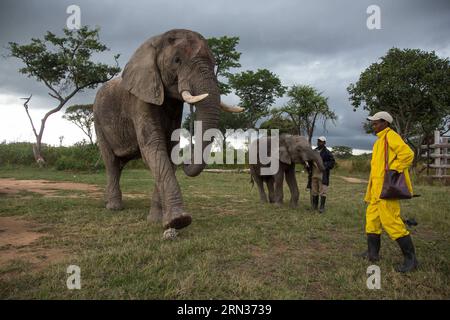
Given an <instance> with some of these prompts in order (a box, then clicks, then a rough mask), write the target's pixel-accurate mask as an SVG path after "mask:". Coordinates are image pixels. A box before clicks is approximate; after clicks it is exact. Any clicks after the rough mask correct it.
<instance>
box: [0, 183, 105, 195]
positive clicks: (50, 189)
mask: <svg viewBox="0 0 450 320" xmlns="http://www.w3.org/2000/svg"><path fill="white" fill-rule="evenodd" d="M61 190H68V191H85V192H87V193H88V194H89V196H91V197H100V196H102V191H101V190H100V189H99V188H98V187H97V186H95V185H91V184H86V183H76V182H57V181H48V180H16V179H0V195H1V194H7V195H8V194H17V193H20V192H21V191H28V192H34V193H39V194H42V195H43V196H46V197H58V195H57V193H58V191H61ZM64 197H71V196H70V195H64ZM75 197H77V196H75Z"/></svg>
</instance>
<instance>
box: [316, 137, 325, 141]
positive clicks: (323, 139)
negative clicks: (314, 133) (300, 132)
mask: <svg viewBox="0 0 450 320" xmlns="http://www.w3.org/2000/svg"><path fill="white" fill-rule="evenodd" d="M317 140H320V141H323V142H326V141H327V138H325V137H324V136H320V137H319V138H317Z"/></svg>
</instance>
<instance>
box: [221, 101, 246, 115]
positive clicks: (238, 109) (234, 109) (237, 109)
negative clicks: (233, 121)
mask: <svg viewBox="0 0 450 320" xmlns="http://www.w3.org/2000/svg"><path fill="white" fill-rule="evenodd" d="M220 107H221V108H222V110H223V111H226V112H236V113H238V112H242V111H244V108H242V107H235V106H229V105H227V104H225V103H224V102H220Z"/></svg>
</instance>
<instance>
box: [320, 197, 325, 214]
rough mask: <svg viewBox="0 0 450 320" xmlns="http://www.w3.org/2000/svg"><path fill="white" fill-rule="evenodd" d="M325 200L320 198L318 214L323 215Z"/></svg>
mask: <svg viewBox="0 0 450 320" xmlns="http://www.w3.org/2000/svg"><path fill="white" fill-rule="evenodd" d="M326 200H327V197H324V196H320V209H319V212H320V213H324V212H325V201H326Z"/></svg>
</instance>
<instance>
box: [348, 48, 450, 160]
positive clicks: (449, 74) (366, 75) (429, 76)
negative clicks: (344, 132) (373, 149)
mask: <svg viewBox="0 0 450 320" xmlns="http://www.w3.org/2000/svg"><path fill="white" fill-rule="evenodd" d="M347 91H348V92H349V94H350V101H351V102H352V106H353V109H354V110H355V111H356V109H358V108H359V107H363V109H364V110H367V111H369V112H370V113H371V114H373V113H375V112H378V111H382V110H383V111H387V112H389V113H390V114H391V115H392V116H393V118H394V121H393V124H392V125H393V128H394V129H395V130H396V131H397V132H398V133H399V134H400V135H401V136H402V137H403V138H404V139H405V140H406V141H407V142H408V143H409V144H410V145H411V146H412V147H413V148H414V149H415V151H416V154H418V151H419V148H420V145H421V144H422V142H423V141H424V140H425V139H426V138H427V137H429V136H430V135H432V132H433V131H434V130H435V129H440V130H441V133H442V134H443V133H445V132H448V130H449V124H450V117H449V114H450V63H449V60H448V58H445V59H443V58H439V57H438V56H437V55H436V54H435V52H434V51H432V52H426V51H422V50H419V49H404V50H401V49H398V48H392V49H390V50H389V51H388V52H387V54H386V55H385V56H383V57H381V59H380V61H379V62H376V63H373V64H371V65H370V66H369V67H368V68H367V69H366V70H364V71H363V72H362V73H361V75H360V77H359V80H358V81H357V82H356V83H354V84H353V83H352V84H350V85H349V86H348V88H347ZM366 128H367V127H366ZM417 159H418V157H416V159H415V160H416V161H417ZM416 161H415V163H416ZM415 163H414V164H415Z"/></svg>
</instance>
